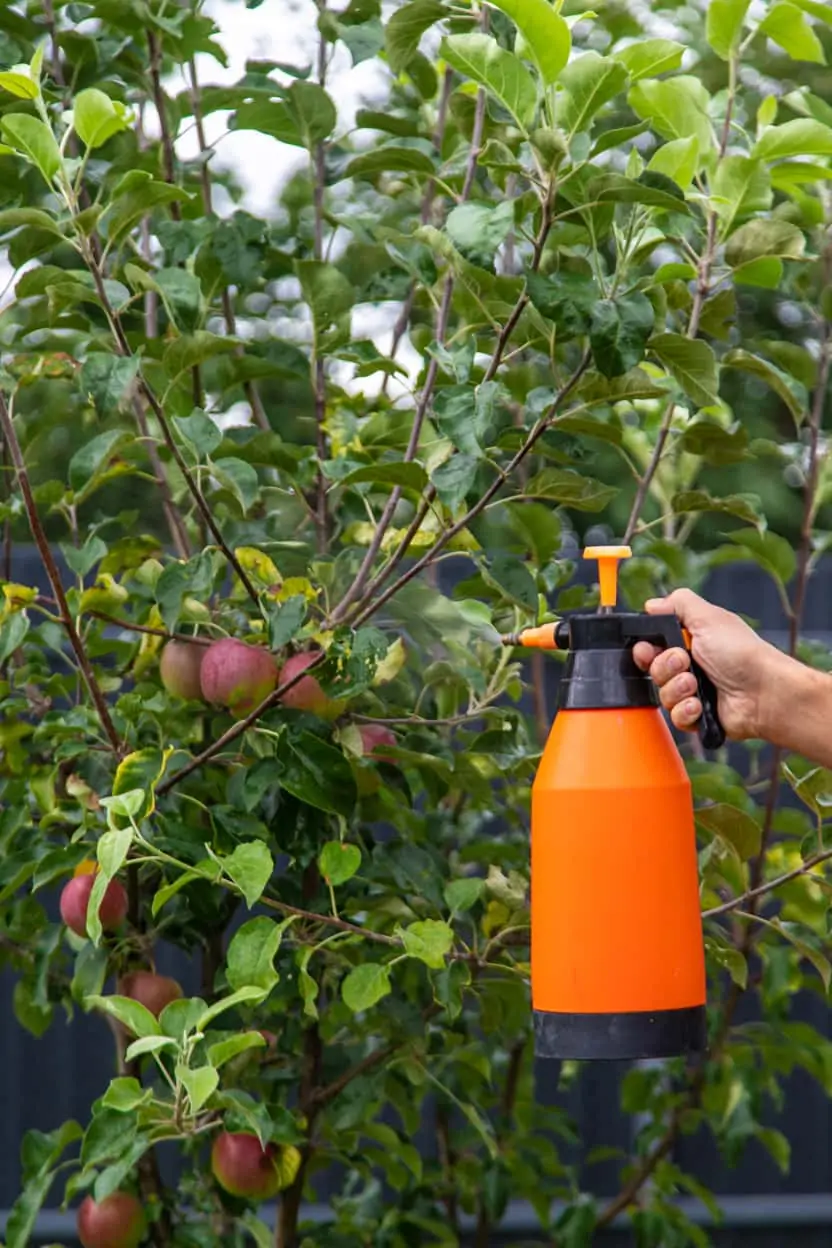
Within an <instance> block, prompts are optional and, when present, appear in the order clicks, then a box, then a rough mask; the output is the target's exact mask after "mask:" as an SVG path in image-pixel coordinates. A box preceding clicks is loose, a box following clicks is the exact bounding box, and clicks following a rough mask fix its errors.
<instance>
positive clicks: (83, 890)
mask: <svg viewBox="0 0 832 1248" xmlns="http://www.w3.org/2000/svg"><path fill="white" fill-rule="evenodd" d="M94 883H95V875H93V874H85V875H75V876H73V877H72V879H71V880H68V881H67V883H66V884H64V887H63V890H62V892H61V902H60V905H61V918H62V919H63V921H64V923H66V925H67V927H68V928H69V930H70V931H72V932H74V933H75V935H76V936H86V934H87V906H88V905H89V902H90V893H91V892H92V887H93V884H94ZM126 914H127V893H126V891H125V889H124V885H123V884H122V883H121V882H120V881H119V880H110V883H109V884H108V885H107V888H106V889H105V892H104V896H103V898H102V901H101V909H100V910H99V911H98V917H99V918H100V920H101V926H102V927H103V928H104V931H105V932H112V931H115V929H116V928H117V927H118V926H119V925H120V924H121V923H122V922H123V920H124V916H125V915H126Z"/></svg>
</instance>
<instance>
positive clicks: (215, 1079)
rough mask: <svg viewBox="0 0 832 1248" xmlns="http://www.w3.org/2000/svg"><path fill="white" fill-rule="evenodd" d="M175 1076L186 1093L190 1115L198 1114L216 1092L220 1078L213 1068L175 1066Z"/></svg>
mask: <svg viewBox="0 0 832 1248" xmlns="http://www.w3.org/2000/svg"><path fill="white" fill-rule="evenodd" d="M176 1076H177V1078H178V1079H179V1081H180V1083H181V1084H182V1085H183V1087H184V1088H185V1091H186V1092H187V1093H188V1100H189V1101H190V1104H191V1113H192V1114H198V1113H199V1111H200V1110H201V1109H202V1107H203V1106H204V1105H205V1104H206V1103H207V1102H208V1101H209V1100H210V1099H211V1097H212V1096H213V1095H214V1093H215V1092H216V1090H217V1088H218V1086H219V1082H220V1077H219V1075H218V1074H217V1072H216V1070H214V1067H213V1066H197V1067H195V1068H194V1069H189V1068H188V1067H187V1066H177V1068H176Z"/></svg>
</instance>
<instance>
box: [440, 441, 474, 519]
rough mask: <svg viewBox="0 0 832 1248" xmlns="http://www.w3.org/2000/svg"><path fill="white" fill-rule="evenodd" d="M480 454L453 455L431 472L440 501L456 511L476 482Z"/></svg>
mask: <svg viewBox="0 0 832 1248" xmlns="http://www.w3.org/2000/svg"><path fill="white" fill-rule="evenodd" d="M479 460H480V455H479V454H477V455H452V456H451V458H450V459H449V460H448V461H447V462H446V463H444V464H442V465H441V466H440V467H439V468H435V469H434V471H433V472H432V473H431V477H430V479H431V483H432V485H433V486H434V488H435V489H436V493H437V494H438V496H439V501H440V502H441V503H443V504H444V506H445V507H448V508H449V509H450V510H451V511H455V510H456V508H457V507H459V505H460V503H461V502H462V501H463V499H464V498H465V497H466V495H467V494H468V491H469V490H470V489H471V487H472V486H473V484H474V480H475V478H476V475H477V470H478V468H479Z"/></svg>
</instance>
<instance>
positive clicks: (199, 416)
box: [173, 410, 223, 459]
mask: <svg viewBox="0 0 832 1248" xmlns="http://www.w3.org/2000/svg"><path fill="white" fill-rule="evenodd" d="M173 423H174V425H175V426H176V428H177V429H178V431H179V433H180V434H181V435H182V437H183V438H184V439H185V441H186V442H188V443H189V445H190V446H192V447H193V449H194V450H195V451H196V454H197V456H198V457H200V458H201V459H205V458H207V457H208V456H209V455H210V454H211V453H212V451H215V450H216V449H217V447H218V446H219V445H220V443H221V442H222V437H223V435H222V430H221V429H220V428H219V426H218V425H217V424H216V423H215V422H214V421H213V420H212V419H211V417H210V416H206V415H205V413H204V412H200V411H198V410H196V411H194V412H193V413H192V415H190V416H174V418H173Z"/></svg>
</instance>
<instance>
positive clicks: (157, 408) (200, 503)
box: [84, 249, 259, 607]
mask: <svg viewBox="0 0 832 1248" xmlns="http://www.w3.org/2000/svg"><path fill="white" fill-rule="evenodd" d="M84 259H85V261H86V263H87V267H88V268H89V270H90V273H91V274H92V278H93V281H94V283H95V289H96V293H97V294H98V297H99V299H100V301H101V306H102V308H103V309H104V314H105V316H106V317H107V321H108V323H109V325H110V329H111V332H112V334H113V337H114V339H115V344H116V353H117V354H118V355H122V356H125V357H132V355H133V352H132V350H131V348H130V344H129V342H128V341H127V335H126V334H125V332H124V329H123V328H122V325H121V321H120V319H119V316H118V313H117V312H116V311H115V310H114V309H113V306H112V304H111V303H110V299H109V296H108V295H107V290H106V287H105V285H104V278H103V275H102V273H101V268H100V266H99V264H98V263H97V261H96V259H95V257H94V256H93V255H92V253H91V252H90V251H89V250H88V249H87V250H86V253H85V256H84ZM138 386H139V389H140V391H141V393H142V395H143V396H144V398H145V399H146V401H147V403H148V404H149V406H150V409H151V411H152V412H153V415H154V416H155V417H156V420H157V421H158V423H159V428H160V429H161V431H162V437H163V438H164V441H165V445H166V446H167V448H168V450H169V451H170V454H171V456H172V458H173V461H174V463H175V464H176V466H177V468H178V469H179V471H180V472H181V474H182V476H183V477H184V479H185V484H186V485H187V487H188V490H189V491H190V494H191V497H192V498H193V500H194V503H195V504H196V507H197V510H198V511H199V513H200V515H201V516H202V519H203V520H204V521H205V524H206V526H207V528H208V530H209V532H210V533H211V534H212V536H213V538H214V541H215V542H216V544H217V545H218V546H219V548H220V550H221V551H222V553H223V554H224V555H225V558H226V559H227V560H228V562H229V564H230V565H231V567H232V568H233V569H234V571H235V573H236V574H237V576H238V577H239V578H240V582H241V584H242V585H243V587H244V588H245V591H246V593H247V594H248V595H249V597H250V598H251V599H252V601H253V602H254V603H255V605H256V606H258V607H259V598H258V595H257V590H256V589H255V588H254V585H253V584H252V582H251V580H250V579H249V576H248V574H247V572H246V571H245V568H244V567H243V566H242V564H241V563H240V561H239V559H238V558H237V556H236V555H235V554H234V552H233V550H232V549H231V547H230V546H229V545H228V543H227V542H226V540H225V538H224V537H223V535H222V530H221V529H220V527H219V525H218V524H217V522H216V520H215V519H214V514H213V512H212V511H211V508H210V507H209V506H208V503H207V501H206V499H205V496H204V495H203V493H202V490H201V489H200V488H199V485H198V484H197V481H196V478H195V477H194V475H193V473H192V472H191V470H190V468H189V467H188V465H187V464H186V462H185V460H184V458H183V456H182V452H181V451H180V450H179V447H178V446H177V444H176V441H175V439H174V437H173V433H172V431H171V427H170V424H169V423H168V418H167V416H166V415H165V412H164V409H163V407H162V405H161V403H160V402H159V399H158V398H157V396H156V394H155V392H154V391H153V389H152V387H151V386H150V385H149V384H148V383H147V381H146V380H145V379H144V377H142V376H141V375H139V379H138Z"/></svg>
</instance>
